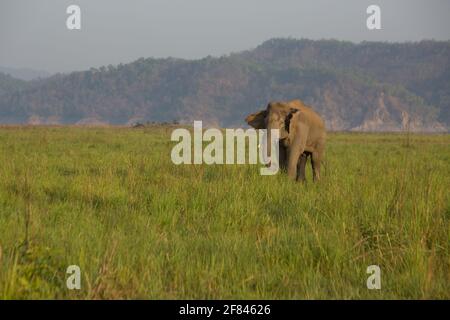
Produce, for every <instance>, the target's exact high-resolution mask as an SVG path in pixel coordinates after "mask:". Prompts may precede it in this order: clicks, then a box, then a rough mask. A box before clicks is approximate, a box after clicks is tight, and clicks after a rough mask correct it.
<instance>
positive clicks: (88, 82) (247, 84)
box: [0, 39, 450, 132]
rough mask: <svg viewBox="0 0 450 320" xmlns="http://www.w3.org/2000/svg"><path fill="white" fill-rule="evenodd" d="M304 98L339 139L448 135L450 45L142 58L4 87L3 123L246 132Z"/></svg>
mask: <svg viewBox="0 0 450 320" xmlns="http://www.w3.org/2000/svg"><path fill="white" fill-rule="evenodd" d="M11 81H12V80H11ZM4 87H6V86H4ZM2 90H3V93H2ZM296 98H300V99H302V100H303V101H305V103H307V104H309V105H311V106H313V108H314V109H315V110H317V111H318V112H319V113H320V114H322V115H323V117H324V118H325V120H326V125H327V128H328V129H330V130H356V131H403V130H411V131H432V132H436V131H437V132H439V131H448V128H449V126H450V41H446V42H438V41H422V42H417V43H381V42H362V43H360V44H354V43H350V42H343V41H336V40H320V41H313V40H305V39H303V40H294V39H272V40H269V41H266V42H264V43H263V44H262V45H260V46H258V47H257V48H255V49H253V50H248V51H244V52H239V53H234V54H231V55H228V56H223V57H219V58H213V57H207V58H204V59H201V60H182V59H173V58H168V59H152V58H149V59H143V58H141V59H139V60H137V61H135V62H132V63H129V64H120V65H118V66H108V67H101V68H99V69H91V70H89V71H83V72H73V73H70V74H64V75H61V74H58V75H54V76H51V77H49V78H47V79H42V80H35V81H32V82H28V83H26V84H25V85H19V86H9V87H8V88H4V89H2V82H1V77H0V123H11V122H14V123H43V124H45V123H62V124H72V123H110V124H131V123H133V122H139V121H141V122H144V121H161V122H162V121H173V120H177V121H180V122H187V123H190V122H192V121H193V120H203V121H204V122H206V123H207V124H210V125H220V126H243V125H244V121H243V119H244V117H245V115H247V114H248V113H250V112H254V111H256V110H258V109H261V108H264V106H265V105H266V104H267V102H268V101H270V100H289V99H296Z"/></svg>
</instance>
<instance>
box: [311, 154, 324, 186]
mask: <svg viewBox="0 0 450 320" xmlns="http://www.w3.org/2000/svg"><path fill="white" fill-rule="evenodd" d="M321 161H322V155H321V154H320V153H319V152H313V154H312V161H311V166H312V169H313V180H314V181H319V180H320V163H321Z"/></svg>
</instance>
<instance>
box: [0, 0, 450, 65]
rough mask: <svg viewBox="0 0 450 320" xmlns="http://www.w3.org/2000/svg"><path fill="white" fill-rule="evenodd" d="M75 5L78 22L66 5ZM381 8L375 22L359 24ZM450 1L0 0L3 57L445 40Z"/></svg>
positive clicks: (91, 59)
mask: <svg viewBox="0 0 450 320" xmlns="http://www.w3.org/2000/svg"><path fill="white" fill-rule="evenodd" d="M71 4H76V5H79V6H80V8H81V30H68V29H67V28H66V19H67V17H68V15H67V14H66V8H67V7H68V6H69V5H71ZM370 4H377V5H379V6H380V7H381V24H382V30H374V31H369V30H368V29H367V27H366V19H367V16H368V15H367V14H366V8H367V7H368V6H369V5H370ZM449 13H450V0H428V1H426V0H395V1H394V0H369V1H368V0H345V1H338V0H311V1H302V0H0V66H5V67H16V68H24V67H28V68H34V69H40V70H46V71H50V72H57V71H63V72H65V71H72V70H81V69H88V68H89V67H98V66H101V65H108V64H118V63H120V62H124V63H125V62H130V61H133V60H135V59H137V58H139V57H168V56H172V57H180V58H200V57H204V56H207V55H213V56H220V55H224V54H228V53H230V52H236V51H241V50H245V49H251V48H254V47H256V46H257V45H259V44H260V43H262V42H263V41H265V40H268V39H270V38H273V37H294V38H311V39H322V38H325V39H329V38H335V39H340V40H351V41H355V42H359V41H362V40H382V41H416V40H422V39H436V40H449V39H450V18H449Z"/></svg>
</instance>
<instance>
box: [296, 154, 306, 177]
mask: <svg viewBox="0 0 450 320" xmlns="http://www.w3.org/2000/svg"><path fill="white" fill-rule="evenodd" d="M307 160H308V153H306V152H303V153H302V155H301V156H300V159H298V163H297V181H301V182H305V181H306V174H305V168H306V162H307Z"/></svg>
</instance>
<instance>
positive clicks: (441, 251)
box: [0, 127, 450, 299]
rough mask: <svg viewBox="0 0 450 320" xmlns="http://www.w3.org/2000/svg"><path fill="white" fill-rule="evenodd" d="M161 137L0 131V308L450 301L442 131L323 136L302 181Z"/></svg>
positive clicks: (448, 139)
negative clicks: (319, 164) (317, 173)
mask: <svg viewBox="0 0 450 320" xmlns="http://www.w3.org/2000/svg"><path fill="white" fill-rule="evenodd" d="M170 132H171V129H170V128H155V129H148V128H146V129H125V128H74V127H50V128H44V127H16V128H0V298H1V299H15V298H19V299H22V298H38V299H41V298H45V299H48V298H58V299H60V298H69V299H72V298H73V299H80V298H81V299H86V298H88V299H100V298H104V299H109V298H115V299H116V298H119V299H120V298H125V299H130V298H138V299H141V298H150V299H156V298H162V299H165V298H169V299H174V298H187V299H190V298H200V299H207V298H219V299H227V298H239V299H240V298H245V299H265V298H268V299H278V298H286V299H334V298H343V299H360V298H369V299H372V298H373V299H388V298H395V299H396V298H408V299H409V298H418V299H428V298H438V299H449V298H450V223H449V222H450V197H449V186H450V136H449V135H412V136H410V137H409V138H408V140H407V139H406V137H405V136H403V135H400V134H356V133H354V134H347V133H339V134H330V135H329V141H328V145H327V151H326V161H325V166H324V169H323V172H322V180H321V181H320V182H319V183H317V184H313V183H312V179H311V172H310V171H311V170H310V166H309V165H308V171H307V174H308V183H306V184H300V183H295V182H291V181H288V180H287V177H286V175H277V176H270V177H269V176H261V175H259V168H260V166H250V165H234V166H231V165H223V166H206V165H180V166H175V165H173V164H172V162H171V160H170V151H171V148H172V146H173V145H174V143H172V142H171V141H170ZM73 264H75V265H79V266H80V268H81V271H82V288H81V290H79V291H78V290H74V291H71V290H68V289H67V288H66V277H67V275H66V268H67V267H68V266H69V265H73ZM374 264H375V265H379V266H380V267H381V272H382V274H381V277H382V278H381V285H382V288H381V290H368V289H367V287H366V280H367V277H368V276H369V275H368V274H366V268H367V267H368V266H369V265H374Z"/></svg>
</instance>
